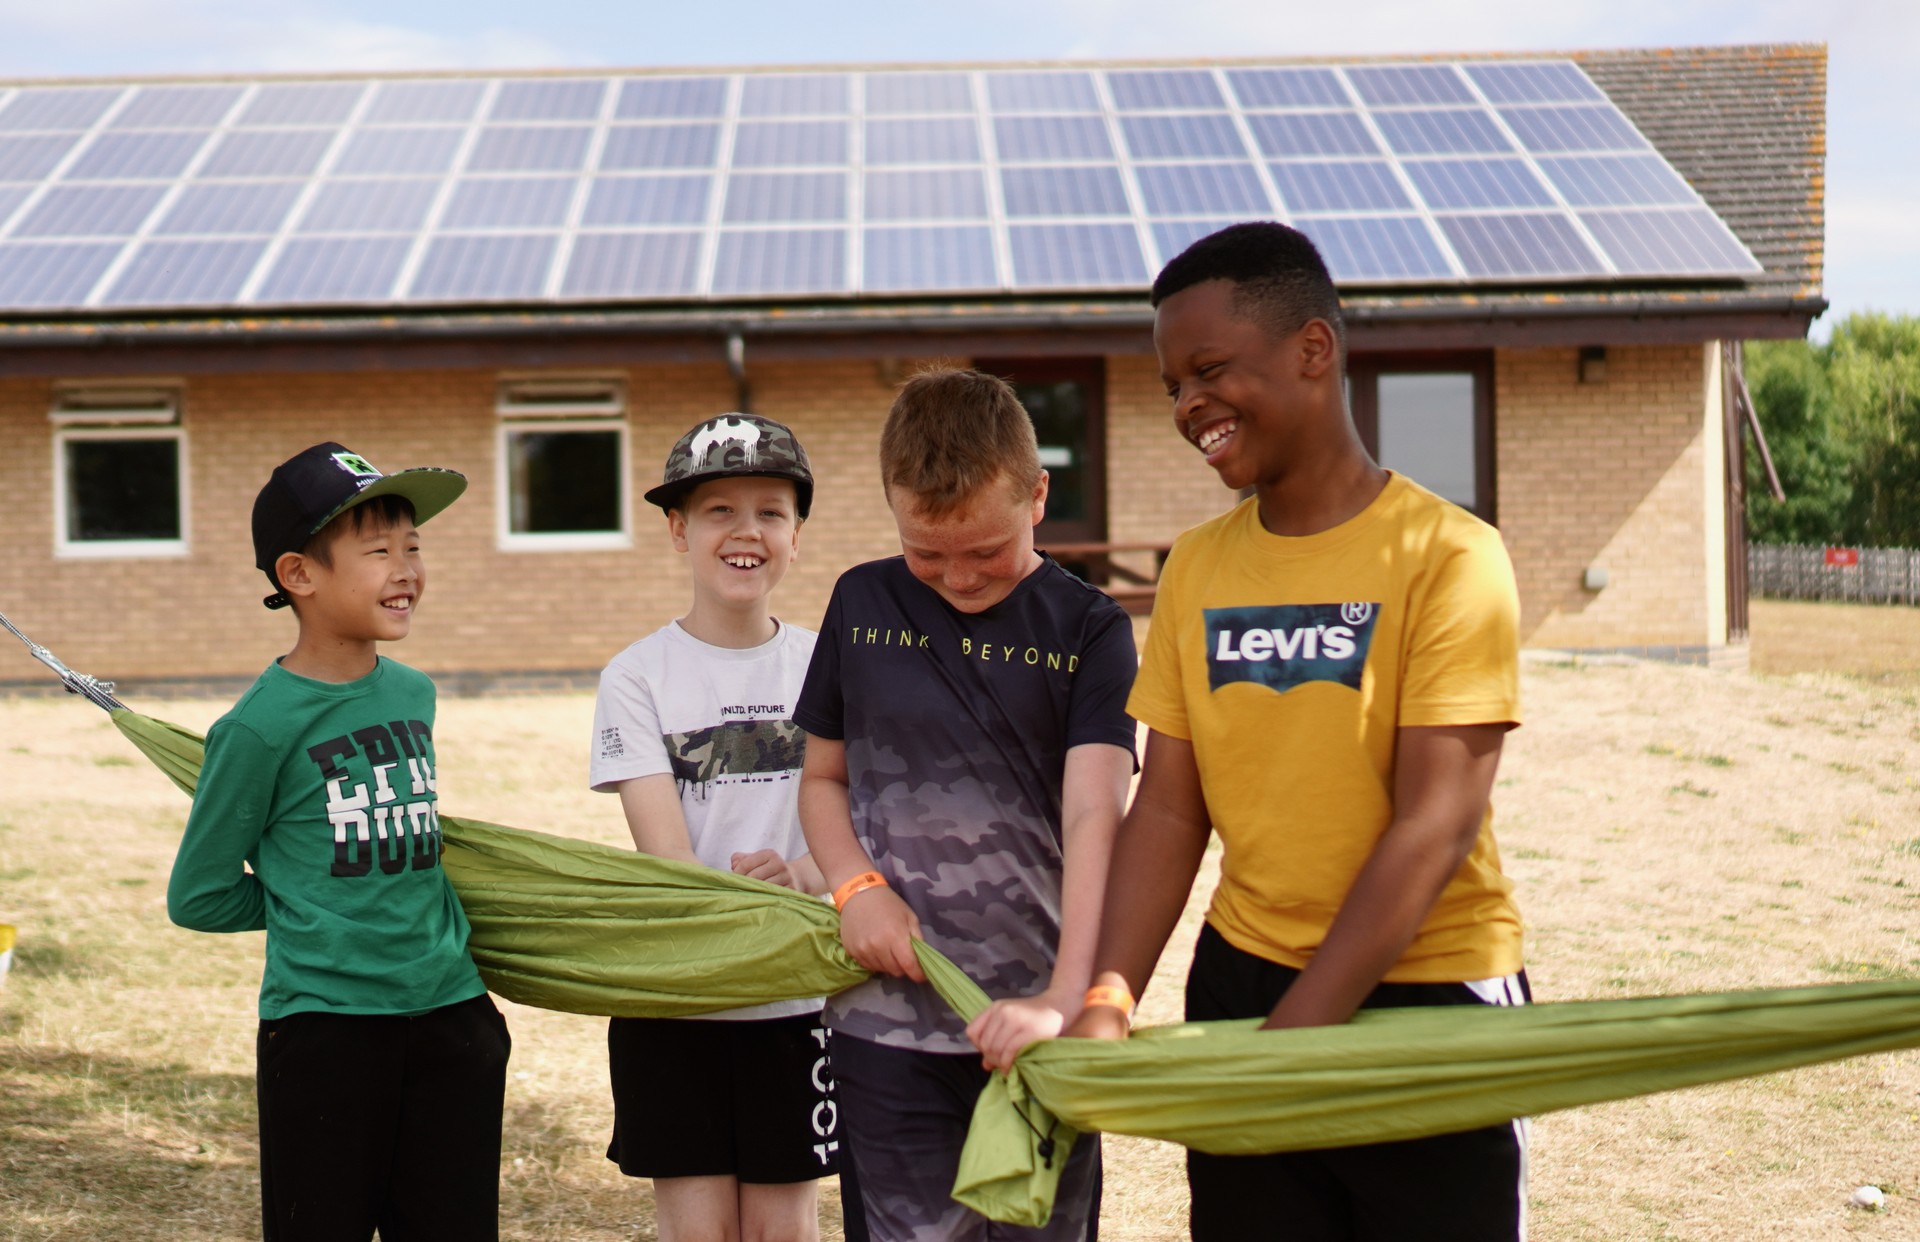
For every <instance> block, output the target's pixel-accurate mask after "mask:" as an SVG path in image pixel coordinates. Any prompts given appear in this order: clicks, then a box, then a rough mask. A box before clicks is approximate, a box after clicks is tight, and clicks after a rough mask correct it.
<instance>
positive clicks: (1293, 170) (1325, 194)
mask: <svg viewBox="0 0 1920 1242" xmlns="http://www.w3.org/2000/svg"><path fill="white" fill-rule="evenodd" d="M1267 170H1268V171H1269V172H1271V173H1272V174H1273V185H1274V188H1275V189H1277V190H1279V191H1280V198H1281V201H1283V202H1285V203H1286V205H1287V209H1288V210H1289V211H1294V212H1307V213H1311V212H1316V211H1411V210H1412V209H1413V200H1411V199H1409V198H1408V197H1407V192H1406V191H1405V190H1404V189H1402V188H1401V185H1400V179H1399V178H1398V177H1395V176H1394V175H1393V168H1392V166H1391V165H1389V164H1387V163H1386V162H1385V161H1384V160H1339V161H1328V162H1324V163H1299V164H1269V165H1268V166H1267Z"/></svg>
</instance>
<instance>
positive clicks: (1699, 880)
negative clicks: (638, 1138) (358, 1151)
mask: <svg viewBox="0 0 1920 1242" xmlns="http://www.w3.org/2000/svg"><path fill="white" fill-rule="evenodd" d="M1809 610H1812V611H1809ZM1895 614H1899V615H1897V616H1896V615H1895ZM1893 623H1898V624H1902V625H1906V626H1908V628H1906V629H1905V630H1899V631H1895V630H1893V629H1888V630H1885V631H1884V632H1885V633H1886V635H1887V636H1886V637H1885V638H1884V639H1881V638H1875V637H1873V636H1874V635H1876V634H1880V633H1882V632H1883V631H1882V630H1881V629H1880V628H1878V627H1882V626H1888V625H1890V624H1893ZM1915 623H1920V611H1916V610H1910V609H1909V610H1882V609H1860V608H1844V607H1835V606H1831V605H1826V606H1822V605H1804V606H1796V605H1776V604H1763V605H1758V606H1756V608H1755V615H1754V629H1755V639H1754V663H1755V665H1756V667H1757V668H1758V669H1760V670H1762V672H1760V673H1756V674H1755V675H1745V674H1730V673H1723V672H1709V671H1706V670H1700V669H1686V668H1673V667H1666V666H1659V665H1647V664H1633V663H1624V662H1623V663H1607V664H1557V663H1553V662H1546V661H1534V662H1530V663H1529V665H1528V669H1527V674H1526V695H1527V704H1528V706H1527V714H1528V723H1527V727H1526V728H1524V729H1522V730H1520V731H1519V732H1518V733H1516V734H1515V735H1514V736H1513V739H1512V742H1511V745H1510V748H1509V750H1508V752H1507V758H1506V761H1505V763H1504V765H1503V768H1502V773H1501V779H1500V787H1499V789H1498V790H1497V791H1496V795H1497V799H1498V802H1497V810H1498V820H1497V822H1498V826H1499V834H1500V839H1501V844H1502V848H1503V851H1504V853H1505V855H1506V859H1507V864H1508V868H1509V870H1510V871H1511V873H1512V874H1513V876H1514V877H1515V879H1516V881H1517V883H1518V886H1519V894H1520V899H1521V901H1522V903H1523V905H1522V908H1523V911H1524V913H1525V914H1526V916H1527V919H1528V924H1529V933H1530V943H1529V950H1528V957H1529V963H1530V969H1531V971H1532V975H1533V979H1534V983H1535V988H1536V991H1537V993H1538V995H1539V997H1540V999H1542V1000H1570V999H1577V998H1586V997H1620V996H1632V995H1639V994H1647V993H1672V992H1689V991H1707V990H1715V989H1724V988H1745V987H1764V986H1774V985H1788V984H1800V983H1818V982H1838V981H1842V980H1852V979H1867V978H1884V977H1920V784H1916V780H1915V774H1916V773H1917V772H1920V766H1916V763H1915V759H1916V752H1917V751H1920V711H1917V710H1916V707H1915V699H1914V697H1913V693H1912V691H1913V690H1914V689H1915V688H1916V687H1920V671H1917V670H1920V628H1914V625H1915ZM1903 634H1904V635H1906V637H1904V638H1903V637H1902V636H1901V635H1903ZM1795 635H1798V636H1799V637H1794V636H1795ZM1808 635H1812V636H1814V637H1816V638H1817V639H1818V641H1817V643H1815V642H1812V641H1810V640H1809V638H1808V637H1807V636H1808ZM1803 647H1809V648H1817V650H1801V648H1803ZM1823 653H1825V654H1823ZM1843 656H1844V657H1847V658H1850V659H1852V660H1854V661H1855V662H1854V663H1852V664H1851V665H1848V664H1846V663H1845V662H1844V661H1841V657H1843ZM1817 660H1832V661H1839V662H1832V663H1825V664H1822V663H1818V662H1816V661H1817ZM1808 668H1812V669H1819V670H1823V671H1819V672H1810V673H1803V672H1798V671H1796V670H1799V669H1808ZM97 671H102V672H104V671H107V670H97ZM1776 671H1777V672H1781V673H1792V675H1775V673H1776ZM1841 671H1855V672H1859V673H1862V674H1864V677H1862V678H1851V679H1850V678H1847V677H1842V676H1839V675H1836V674H1837V673H1838V672H1841ZM139 706H140V707H142V708H143V709H144V710H148V711H150V712H152V713H153V714H156V715H160V716H164V717H168V718H171V719H174V720H178V721H180V722H182V723H185V724H190V725H194V726H204V725H206V724H207V723H208V722H210V721H211V719H212V718H213V717H214V716H215V715H217V714H218V712H219V710H220V708H219V706H218V705H216V704H213V703H209V702H194V701H186V702H174V703H159V702H143V703H140V704H139ZM591 715H592V704H591V700H590V699H589V698H587V697H584V696H563V697H550V698H522V699H494V700H486V701H476V700H464V701H462V700H453V701H448V702H445V703H443V704H442V709H441V724H440V738H439V741H440V749H441V753H442V755H443V756H444V763H443V770H442V773H441V781H442V784H441V792H442V796H443V798H444V801H445V805H446V806H447V807H448V808H449V809H451V810H455V811H458V812H460V813H462V814H468V815H473V816H477V817H482V818H488V819H495V820H499V821H501V822H507V823H519V824H523V825H526V826H530V827H541V828H545V829H548V830H550V831H556V832H561V833H568V834H573V835H578V836H582V837H590V838H594V839H599V840H605V841H620V840H622V839H623V835H624V833H623V829H622V827H621V825H620V823H619V820H618V812H617V809H616V807H615V805H614V803H613V802H612V801H611V800H610V799H605V798H600V797H596V796H595V795H592V794H589V793H587V792H586V791H585V789H584V788H583V776H584V773H583V769H584V760H583V753H584V746H585V739H586V737H587V733H588V727H589V723H590V720H591ZM185 814H186V802H185V800H184V799H183V798H181V797H180V796H179V795H178V794H177V793H176V792H175V791H174V790H173V788H172V787H171V786H170V785H168V784H167V783H166V781H165V780H164V779H162V778H161V777H160V776H159V774H158V773H156V772H154V771H153V770H151V769H150V768H149V767H148V766H147V765H146V763H145V761H144V760H142V759H141V758H140V757H139V756H138V755H137V754H136V753H135V752H133V751H132V749H131V748H130V747H128V746H127V745H126V744H125V743H124V742H122V740H121V739H120V738H119V736H118V734H116V733H115V732H114V731H113V729H112V727H111V726H110V725H109V724H108V722H107V721H106V720H105V719H104V717H102V716H101V715H100V714H99V713H98V712H96V711H94V710H93V709H91V708H89V707H87V706H86V705H85V704H82V703H80V702H77V701H74V700H71V699H64V698H62V699H58V700H53V699H48V700H25V701H15V702H11V703H4V704H0V922H10V923H14V924H16V925H18V927H19V929H20V947H19V950H18V953H17V962H16V965H15V968H14V971H13V974H12V977H11V979H10V981H9V982H8V984H7V987H6V989H5V991H4V992H0V1239H51V1238H107V1237H111V1238H192V1239H210V1240H211V1239H244V1238H249V1237H256V1236H258V1227H257V1224H256V1216H255V1212H256V1198H255V1196H256V1194H257V1189H256V1183H255V1178H254V1154H255V1148H254V1133H253V1124H254V1121H253V1099H252V1069H253V1064H252V1060H253V1051H252V1039H253V1027H254V1021H253V1016H252V1015H253V1010H254V999H255V990H256V988H257V985H258V981H259V960H260V949H261V942H260V938H259V937H256V936H225V937H221V936H204V935H196V934H193V933H189V932H185V931H181V930H179V929H176V928H174V927H171V926H170V925H169V924H168V923H167V919H166V913H165V908H164V889H165V886H166V875H167V869H168V865H169V863H170V860H171V857H172V850H173V847H174V844H175V843H176V841H177V840H178V836H179V832H180V829H181V826H182V824H183V823H184V820H185ZM1199 908H1200V907H1199V903H1197V902H1196V904H1195V906H1194V908H1193V909H1192V910H1191V911H1190V913H1189V926H1188V927H1187V929H1186V936H1187V937H1188V938H1189V940H1190V936H1191V934H1192V931H1193V923H1194V922H1195V920H1197V918H1198V915H1199ZM1184 955H1185V942H1183V943H1182V944H1179V945H1176V946H1175V948H1174V949H1173V950H1171V951H1170V952H1169V953H1168V955H1167V958H1166V960H1165V961H1164V962H1163V965H1162V971H1161V975H1162V980H1161V982H1160V983H1159V984H1157V985H1156V987H1155V988H1154V989H1153V990H1152V992H1151V993H1150V995H1149V996H1148V998H1147V1000H1146V1003H1145V1014H1146V1017H1147V1018H1148V1020H1162V1021H1163V1020H1168V1019H1171V1018H1172V1017H1174V1016H1175V1015H1176V1010H1177V1005H1178V987H1177V979H1178V976H1179V974H1180V971H1181V968H1182V966H1183V959H1184ZM507 1008H508V1020H509V1022H510V1023H511V1025H512V1029H513V1035H514V1043H515V1047H514V1056H513V1063H512V1068H511V1070H510V1080H509V1087H508V1105H507V1107H508V1116H507V1126H506V1129H507V1150H506V1156H505V1165H504V1168H503V1195H504V1215H505V1230H504V1232H505V1235H506V1236H507V1237H510V1238H517V1239H580V1240H586V1239H596V1240H598V1239H606V1240H614V1239H633V1238H650V1237H652V1236H653V1232H652V1227H651V1213H650V1203H649V1197H648V1193H647V1188H646V1185H645V1183H634V1182H628V1181H626V1180H624V1179H622V1178H621V1177H620V1176H619V1175H618V1174H617V1173H616V1172H615V1171H614V1170H613V1168H612V1166H610V1165H609V1164H608V1163H607V1162H606V1161H605V1160H604V1159H603V1158H602V1155H601V1152H602V1151H603V1149H604V1144H605V1141H606V1128H607V1124H608V1119H609V1108H608V1105H607V1102H606V1085H605V1079H606V1068H605V1060H604V1051H603V1048H604V1045H603V1034H602V1032H603V1026H602V1024H601V1023H600V1022H599V1021H597V1020H594V1019H588V1018H580V1017H574V1016H571V1015H566V1014H554V1013H546V1012H542V1011H538V1010H531V1009H523V1008H518V1007H512V1006H508V1007H507ZM1917 1118H1920V1052H1915V1053H1901V1054H1892V1055H1884V1056H1878V1057H1870V1058H1863V1059H1860V1060H1856V1061H1851V1062H1845V1063H1841V1064H1837V1065H1830V1066H1822V1067H1817V1068H1814V1069H1808V1070H1803V1071H1798V1072H1794V1073H1790V1074H1782V1075H1777V1076H1774V1077H1770V1078H1765V1079H1760V1080H1755V1081H1751V1082H1746V1083H1736V1084H1730V1085H1726V1086H1721V1087H1713V1088H1703V1089H1698V1090H1693V1091H1687V1092H1683V1093H1678V1094H1674V1095H1667V1096H1659V1097H1652V1098H1646V1099H1640V1100H1633V1101H1627V1102H1624V1103H1618V1104H1612V1105H1607V1106H1603V1107H1598V1108H1590V1109H1582V1110H1578V1111H1574V1112H1568V1113H1562V1114H1556V1115H1553V1116H1549V1117H1545V1118H1542V1119H1540V1120H1539V1121H1538V1122H1537V1123H1536V1125H1535V1129H1534V1157H1533V1181H1532V1192H1533V1204H1532V1213H1533V1234H1534V1236H1535V1237H1536V1238H1539V1239H1547V1240H1550V1242H1561V1240H1567V1242H1576V1240H1577V1242H1587V1240H1591V1242H1599V1240H1602V1239H1610V1240H1611V1239H1617V1240H1620V1242H1628V1240H1631V1242H1648V1240H1651V1239H1700V1240H1714V1242H1736V1240H1737V1242H1751V1240H1758V1239H1794V1240H1796V1242H1799V1240H1805V1239H1827V1238H1842V1237H1848V1238H1851V1237H1861V1238H1875V1239H1896V1238H1904V1239H1911V1238H1920V1119H1917ZM1108 1150H1109V1174H1108V1183H1107V1184H1108V1194H1107V1201H1106V1211H1105V1216H1104V1219H1103V1227H1102V1234H1103V1236H1104V1237H1106V1238H1109V1239H1142V1240H1144V1239H1172V1238H1177V1237H1183V1236H1185V1229H1184V1225H1185V1190H1184V1182H1183V1179H1182V1175H1181V1170H1180V1165H1179V1161H1178V1154H1177V1152H1175V1151H1173V1150H1171V1149H1169V1148H1167V1147H1165V1146H1164V1145H1160V1144H1155V1143H1148V1142H1143V1141H1135V1140H1111V1141H1110V1142H1109V1148H1108ZM1863 1183H1875V1184H1878V1185H1881V1186H1882V1187H1884V1188H1886V1189H1887V1191H1888V1201H1889V1210H1888V1211H1887V1212H1885V1213H1881V1214H1867V1213H1863V1212H1859V1211H1855V1210H1851V1209H1849V1208H1848V1207H1847V1206H1846V1204H1847V1196H1848V1192H1849V1191H1851V1190H1852V1188H1853V1187H1855V1186H1857V1185H1860V1184H1863ZM822 1218H823V1220H825V1221H828V1222H833V1221H837V1205H836V1204H835V1203H834V1202H833V1201H832V1200H831V1198H830V1197H829V1198H828V1199H827V1201H826V1202H824V1203H823V1211H822ZM830 1236H837V1228H835V1227H833V1226H832V1225H831V1223H830Z"/></svg>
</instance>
